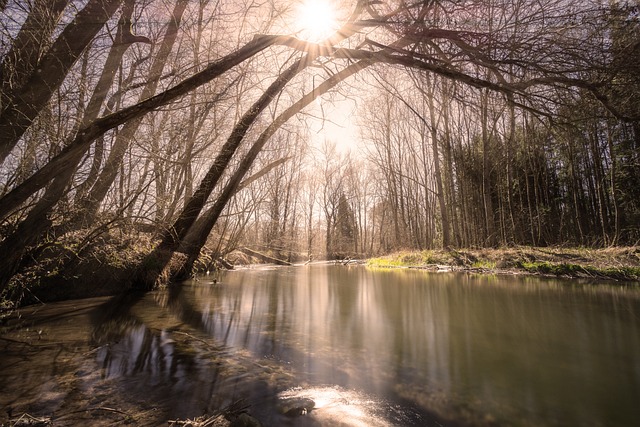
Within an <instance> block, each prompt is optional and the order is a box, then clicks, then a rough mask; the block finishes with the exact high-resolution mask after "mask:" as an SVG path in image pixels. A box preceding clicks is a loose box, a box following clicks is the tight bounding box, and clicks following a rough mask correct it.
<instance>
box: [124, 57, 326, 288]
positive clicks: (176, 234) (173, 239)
mask: <svg viewBox="0 0 640 427" xmlns="http://www.w3.org/2000/svg"><path fill="white" fill-rule="evenodd" d="M314 59H315V56H314V55H311V54H309V55H305V56H304V57H303V58H301V59H299V60H297V61H296V62H294V63H293V65H291V66H290V67H289V68H287V70H285V71H284V72H283V73H282V74H280V75H279V76H278V78H277V79H276V80H275V81H274V82H273V83H271V85H270V86H269V87H268V88H267V90H266V91H265V92H264V93H263V94H262V96H260V98H259V99H258V100H257V101H256V102H255V103H254V104H253V105H252V106H251V107H250V108H249V109H248V110H247V111H246V112H245V113H244V115H243V116H242V117H241V118H240V120H239V121H238V123H237V124H236V125H235V127H234V128H233V131H232V132H231V135H230V136H229V138H228V139H227V141H226V142H225V143H224V145H223V146H222V148H221V149H220V152H219V153H218V155H217V156H216V158H215V159H214V161H213V165H212V166H211V168H210V169H209V171H208V172H207V174H206V175H205V177H204V178H203V180H202V181H201V182H200V186H199V187H198V189H197V190H196V191H195V192H194V194H193V196H192V197H191V198H190V199H189V200H188V201H187V202H186V204H185V206H184V208H183V210H182V212H181V213H180V215H179V216H178V219H177V220H176V221H175V222H174V223H173V225H172V226H171V227H170V228H169V229H168V230H167V231H166V232H165V233H164V235H163V236H162V241H161V242H160V244H159V245H158V246H157V247H156V249H155V250H154V251H153V252H152V253H151V254H149V256H147V257H146V259H145V260H144V261H143V263H142V264H141V266H140V268H139V269H138V274H137V276H136V279H135V282H136V286H137V287H139V288H141V289H144V290H148V289H153V288H154V287H156V286H157V285H158V281H159V280H160V278H161V275H162V274H163V272H164V271H165V268H166V267H167V265H168V264H169V261H170V260H171V258H172V257H173V254H174V252H175V251H176V250H177V249H178V247H179V245H180V243H181V242H182V240H183V239H184V238H185V236H186V235H187V233H188V232H189V229H190V228H191V227H192V226H193V224H194V223H195V221H196V219H197V218H198V215H200V212H201V211H202V208H203V207H204V204H205V203H206V201H207V199H208V198H209V196H210V195H211V192H212V191H213V189H214V188H215V186H216V185H217V183H218V181H219V180H220V178H221V177H222V174H223V173H224V171H225V170H226V168H227V166H228V165H229V163H230V162H231V160H232V159H233V156H234V155H235V152H236V150H237V149H238V148H239V147H240V144H241V143H242V141H243V140H244V137H245V135H246V134H247V131H248V130H249V128H250V127H251V125H253V123H254V122H255V121H256V119H257V118H258V116H259V115H260V113H261V112H262V111H264V109H265V108H267V106H268V105H269V104H270V103H271V101H272V100H273V99H274V98H275V97H276V95H278V93H280V91H281V90H282V89H284V87H285V86H286V84H287V83H288V82H289V81H291V79H293V78H294V77H295V76H296V75H297V74H298V73H299V72H300V71H302V70H303V69H304V68H305V67H307V66H308V65H309V64H311V62H313V60H314Z"/></svg>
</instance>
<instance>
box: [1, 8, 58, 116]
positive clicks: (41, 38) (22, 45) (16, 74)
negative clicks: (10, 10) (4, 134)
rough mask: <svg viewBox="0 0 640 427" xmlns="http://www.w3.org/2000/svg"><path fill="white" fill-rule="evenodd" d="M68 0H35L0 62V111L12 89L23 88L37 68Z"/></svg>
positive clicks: (9, 96) (14, 90)
mask: <svg viewBox="0 0 640 427" xmlns="http://www.w3.org/2000/svg"><path fill="white" fill-rule="evenodd" d="M67 3H69V0H53V1H52V0H36V2H35V3H34V5H33V7H32V8H31V11H30V12H29V16H27V19H26V21H25V22H24V24H22V27H21V28H20V31H19V32H18V35H17V36H16V38H15V39H14V40H13V43H12V44H11V49H9V51H8V52H7V53H5V54H4V55H3V58H2V62H1V63H0V81H1V83H0V111H4V108H5V106H6V101H7V100H8V99H9V98H11V95H10V93H11V92H17V91H19V90H21V89H22V88H23V86H24V83H25V82H26V81H27V79H28V78H29V76H30V75H31V74H32V73H33V72H34V71H35V70H36V68H37V66H38V61H39V60H40V57H41V56H42V54H43V53H44V51H45V50H46V49H47V48H48V47H49V46H48V42H49V40H50V39H51V35H52V34H53V31H54V30H55V27H56V24H57V23H58V20H59V19H60V16H61V15H62V11H63V10H64V8H65V7H66V6H67ZM5 4H6V3H5ZM2 9H4V7H2Z"/></svg>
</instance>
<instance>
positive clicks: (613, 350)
mask: <svg viewBox="0 0 640 427" xmlns="http://www.w3.org/2000/svg"><path fill="white" fill-rule="evenodd" d="M594 289H595V290H594ZM193 291H194V292H193V294H187V295H185V297H186V299H192V300H191V301H190V303H191V304H193V305H196V306H199V307H201V310H200V312H201V313H202V323H203V325H205V327H206V331H207V333H208V334H211V336H213V337H215V338H216V339H218V340H220V341H222V342H223V343H224V344H225V345H227V346H230V347H234V348H242V349H246V350H249V351H250V352H251V353H253V354H255V355H256V357H262V358H269V359H272V360H277V361H280V362H281V363H282V364H285V365H286V366H290V367H291V370H292V372H294V373H295V376H296V379H297V380H298V381H300V382H301V383H303V384H311V385H322V384H337V385H340V386H341V387H344V388H347V389H352V390H366V391H367V392H369V393H373V394H375V395H377V396H382V397H384V398H385V399H387V400H389V401H403V402H409V403H411V404H415V405H417V406H420V407H421V408H422V409H424V410H425V411H434V412H435V413H436V414H437V416H438V419H441V420H450V421H451V420H453V421H456V422H462V423H469V424H491V423H498V424H505V423H507V424H510V425H599V424H610V423H614V424H616V425H632V423H634V422H635V421H634V420H635V419H637V418H638V416H640V410H639V409H637V406H636V402H637V401H640V341H639V337H640V334H639V332H640V331H638V325H639V322H638V313H639V307H640V306H639V301H638V295H637V292H636V291H635V290H632V289H624V288H619V287H618V288H609V287H607V286H606V285H602V286H599V287H597V288H593V287H588V286H587V287H582V286H578V287H575V286H567V285H566V284H562V283H559V282H542V281H540V280H539V279H531V278H513V277H480V276H467V275H441V274H436V275H427V274H425V273H423V272H413V271H377V272H372V271H368V270H366V269H363V268H344V267H311V268H298V269H293V268H292V269H280V270H277V271H268V272H267V271H245V272H241V273H232V274H229V275H227V276H226V277H225V278H224V280H223V283H222V284H220V285H216V286H215V287H199V286H197V285H194V287H193Z"/></svg>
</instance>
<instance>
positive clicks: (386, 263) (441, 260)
mask: <svg viewBox="0 0 640 427" xmlns="http://www.w3.org/2000/svg"><path fill="white" fill-rule="evenodd" d="M367 265H368V266H370V267H407V268H421V269H429V270H453V271H475V272H479V273H511V274H514V273H515V274H517V273H520V274H539V275H549V276H559V277H581V278H593V279H610V280H618V281H640V248H638V247H615V248H607V249H590V248H537V247H513V248H501V249H459V250H453V249H450V250H425V251H421V252H411V251H402V252H396V253H394V254H390V255H387V256H383V257H379V258H371V259H369V260H368V261H367Z"/></svg>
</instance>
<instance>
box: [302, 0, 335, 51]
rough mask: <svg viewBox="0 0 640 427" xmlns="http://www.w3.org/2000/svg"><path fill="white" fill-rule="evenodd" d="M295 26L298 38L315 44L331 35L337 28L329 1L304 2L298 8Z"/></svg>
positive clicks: (312, 0)
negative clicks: (298, 31) (297, 29)
mask: <svg viewBox="0 0 640 427" xmlns="http://www.w3.org/2000/svg"><path fill="white" fill-rule="evenodd" d="M297 12H298V13H297V15H296V26H297V27H298V28H299V29H300V33H299V35H300V37H301V38H303V39H305V40H308V41H313V42H317V41H320V40H323V39H326V38H327V37H329V36H330V35H332V34H333V33H334V32H335V31H336V30H337V28H338V24H337V22H336V11H335V9H334V7H333V4H332V3H331V1H329V0H305V1H303V2H302V3H301V4H300V6H299V7H298V11H297Z"/></svg>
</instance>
